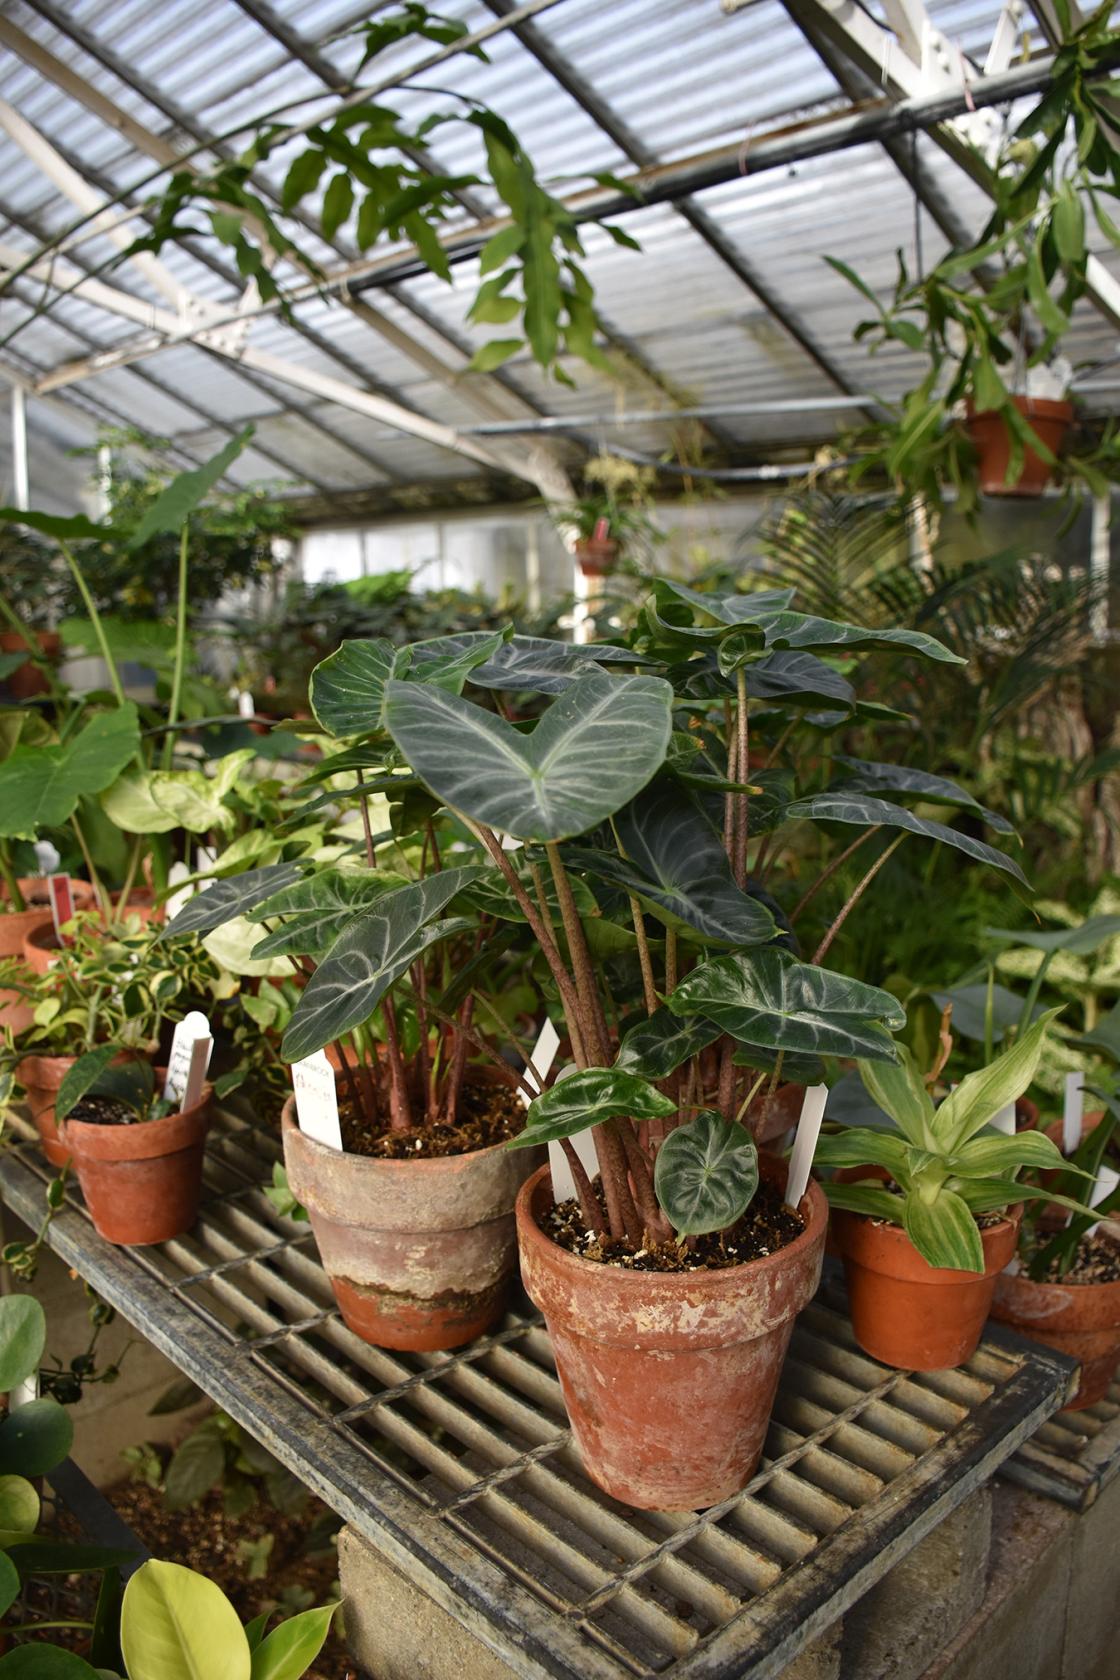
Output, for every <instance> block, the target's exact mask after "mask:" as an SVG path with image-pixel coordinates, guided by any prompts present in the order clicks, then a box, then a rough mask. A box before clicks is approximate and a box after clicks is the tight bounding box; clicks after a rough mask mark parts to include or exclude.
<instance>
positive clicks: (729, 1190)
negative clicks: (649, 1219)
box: [653, 1108, 758, 1237]
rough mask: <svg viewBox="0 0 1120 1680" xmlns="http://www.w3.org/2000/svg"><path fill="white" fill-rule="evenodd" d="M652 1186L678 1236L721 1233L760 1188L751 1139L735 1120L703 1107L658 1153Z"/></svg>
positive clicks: (755, 1156) (673, 1133)
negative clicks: (712, 1232) (711, 1232)
mask: <svg viewBox="0 0 1120 1680" xmlns="http://www.w3.org/2000/svg"><path fill="white" fill-rule="evenodd" d="M653 1187H654V1190H655V1191H656V1194H657V1200H658V1201H659V1202H660V1204H661V1208H662V1211H663V1212H664V1214H665V1216H666V1218H667V1219H668V1220H669V1223H670V1224H671V1225H672V1227H673V1229H674V1230H675V1231H676V1232H677V1233H678V1235H679V1236H682V1237H683V1236H690V1235H699V1234H700V1233H701V1232H703V1231H724V1230H726V1229H727V1227H728V1226H729V1225H734V1223H735V1221H736V1220H737V1219H738V1218H740V1216H741V1215H742V1214H744V1213H745V1212H746V1210H747V1208H748V1207H749V1206H750V1204H751V1201H752V1199H753V1197H754V1193H755V1191H756V1190H757V1189H758V1151H757V1149H756V1148H755V1144H754V1139H753V1138H752V1137H751V1134H750V1133H749V1132H748V1131H747V1130H746V1128H745V1127H744V1126H740V1125H739V1124H738V1122H737V1121H735V1120H725V1119H724V1118H723V1116H722V1115H720V1114H716V1113H715V1111H714V1110H713V1109H707V1108H706V1109H703V1110H702V1111H701V1112H700V1113H699V1114H698V1115H697V1116H696V1118H695V1119H694V1120H690V1121H689V1122H688V1124H687V1125H685V1126H676V1127H675V1128H674V1129H673V1130H672V1131H671V1132H670V1133H669V1136H668V1137H667V1138H666V1139H665V1141H664V1143H663V1144H662V1145H661V1148H660V1149H659V1150H658V1151H657V1162H656V1165H655V1167H654V1174H653Z"/></svg>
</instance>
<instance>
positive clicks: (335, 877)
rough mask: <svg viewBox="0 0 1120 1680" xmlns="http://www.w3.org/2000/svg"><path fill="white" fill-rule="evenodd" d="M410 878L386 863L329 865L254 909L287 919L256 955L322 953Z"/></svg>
mask: <svg viewBox="0 0 1120 1680" xmlns="http://www.w3.org/2000/svg"><path fill="white" fill-rule="evenodd" d="M480 873H481V871H480ZM406 884H407V883H406V882H405V880H404V878H403V877H402V876H400V875H395V874H392V873H391V872H390V871H388V870H383V869H362V870H345V869H324V870H323V871H322V872H321V873H320V874H317V875H309V876H307V877H306V879H304V880H302V881H295V882H293V884H292V885H291V886H290V887H283V888H281V890H280V891H279V892H277V893H272V894H271V895H270V896H269V897H268V898H266V899H263V900H262V901H261V903H260V904H258V905H256V907H255V908H254V909H253V910H252V911H251V912H250V915H249V920H250V921H253V922H267V921H271V920H272V919H273V918H276V919H277V920H279V921H280V922H281V923H282V925H281V926H280V927H278V928H275V929H274V930H273V931H272V932H271V933H270V934H268V935H267V936H266V937H265V938H264V939H262V940H261V942H260V944H259V945H254V947H253V958H254V960H255V961H260V959H261V958H263V957H290V956H295V955H298V956H310V957H319V956H321V955H322V954H323V952H324V951H326V950H328V949H329V948H330V946H332V945H333V944H334V942H335V940H336V939H337V938H338V937H339V935H340V934H341V933H342V932H344V930H345V929H346V928H347V927H348V926H349V924H350V923H351V922H352V921H353V920H354V918H355V917H356V916H360V915H362V914H363V912H365V911H366V910H369V909H372V907H373V905H375V904H376V903H377V901H378V899H380V898H384V897H385V895H386V893H389V892H393V891H395V890H396V889H398V888H400V887H402V886H405V885H406Z"/></svg>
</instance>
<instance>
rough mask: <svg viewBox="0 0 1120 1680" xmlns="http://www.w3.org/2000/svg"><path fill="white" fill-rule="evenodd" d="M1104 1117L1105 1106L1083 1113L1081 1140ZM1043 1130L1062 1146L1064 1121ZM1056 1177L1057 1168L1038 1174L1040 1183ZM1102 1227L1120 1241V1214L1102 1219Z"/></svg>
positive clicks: (1048, 1181) (1094, 1129) (1061, 1216)
mask: <svg viewBox="0 0 1120 1680" xmlns="http://www.w3.org/2000/svg"><path fill="white" fill-rule="evenodd" d="M1103 1119H1104V1109H1103V1108H1098V1109H1096V1110H1095V1111H1094V1112H1093V1113H1092V1114H1084V1115H1082V1117H1081V1141H1082V1142H1084V1140H1085V1139H1086V1138H1087V1137H1088V1136H1089V1133H1090V1132H1095V1131H1096V1129H1097V1127H1098V1126H1099V1125H1100V1123H1101V1121H1102V1120H1103ZM1043 1130H1044V1131H1045V1133H1046V1136H1047V1137H1048V1138H1049V1139H1050V1142H1051V1143H1056V1144H1057V1146H1058V1148H1059V1149H1060V1148H1061V1147H1062V1122H1061V1121H1060V1120H1052V1121H1051V1122H1050V1124H1049V1125H1048V1126H1045V1127H1043ZM1116 1139H1117V1134H1115V1133H1114V1134H1113V1141H1114V1144H1115V1142H1116ZM1114 1164H1115V1163H1114ZM1056 1178H1057V1172H1056V1170H1055V1171H1054V1172H1040V1173H1039V1175H1038V1182H1039V1183H1040V1184H1053V1183H1054V1182H1055V1180H1056ZM1060 1218H1061V1220H1062V1221H1063V1223H1064V1221H1065V1214H1064V1213H1062V1214H1061V1215H1060ZM1101 1228H1102V1229H1103V1230H1104V1231H1106V1232H1107V1233H1108V1235H1109V1236H1110V1237H1114V1238H1115V1239H1116V1241H1117V1242H1120V1215H1117V1216H1116V1217H1114V1218H1112V1219H1102V1221H1101Z"/></svg>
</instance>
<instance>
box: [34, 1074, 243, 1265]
mask: <svg viewBox="0 0 1120 1680" xmlns="http://www.w3.org/2000/svg"><path fill="white" fill-rule="evenodd" d="M166 1072H167V1070H166V1068H157V1069H156V1078H157V1080H162V1079H163V1077H164V1075H165V1074H166ZM212 1097H213V1089H212V1087H211V1086H209V1085H204V1086H203V1090H202V1097H201V1099H200V1100H199V1101H198V1102H197V1103H195V1105H194V1107H193V1108H189V1109H187V1110H186V1111H185V1112H183V1113H181V1114H168V1115H166V1116H165V1117H164V1118H163V1119H162V1120H138V1121H135V1122H134V1123H133V1124H132V1125H128V1126H119V1125H111V1126H104V1125H99V1124H97V1122H95V1121H89V1120H74V1119H69V1120H64V1121H63V1122H62V1125H61V1126H60V1127H59V1136H60V1138H61V1142H62V1147H63V1148H64V1149H66V1150H69V1152H70V1154H71V1156H72V1157H73V1162H74V1167H75V1170H76V1172H77V1174H78V1183H79V1184H80V1185H81V1187H82V1195H83V1196H84V1197H85V1201H86V1206H87V1207H88V1209H89V1211H90V1215H91V1216H92V1219H93V1223H94V1226H95V1228H96V1230H97V1232H98V1235H99V1236H102V1237H104V1238H105V1240H106V1241H107V1242H111V1243H121V1244H125V1245H127V1246H129V1247H141V1246H144V1245H146V1244H149V1243H160V1242H170V1240H171V1238H172V1237H178V1236H181V1235H182V1234H183V1232H184V1231H188V1230H189V1229H190V1227H191V1226H192V1225H193V1224H194V1222H195V1219H196V1218H197V1216H198V1203H199V1198H200V1196H201V1194H202V1161H203V1155H204V1152H205V1146H206V1134H207V1132H208V1131H209V1129H210V1105H211V1099H212Z"/></svg>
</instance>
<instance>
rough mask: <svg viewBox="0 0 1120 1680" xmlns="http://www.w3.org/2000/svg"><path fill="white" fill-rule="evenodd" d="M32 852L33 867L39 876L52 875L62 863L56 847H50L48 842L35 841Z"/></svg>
mask: <svg viewBox="0 0 1120 1680" xmlns="http://www.w3.org/2000/svg"><path fill="white" fill-rule="evenodd" d="M32 851H33V852H34V853H35V865H36V868H37V869H38V872H39V874H40V875H53V874H54V873H55V871H56V870H57V869H58V866H59V864H60V863H61V862H62V856H61V854H60V852H59V850H58V847H57V846H52V844H51V842H50V841H49V840H36V842H35V844H34V846H33V847H32Z"/></svg>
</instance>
